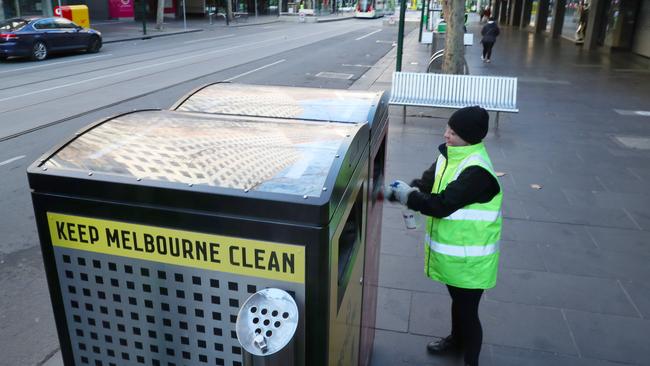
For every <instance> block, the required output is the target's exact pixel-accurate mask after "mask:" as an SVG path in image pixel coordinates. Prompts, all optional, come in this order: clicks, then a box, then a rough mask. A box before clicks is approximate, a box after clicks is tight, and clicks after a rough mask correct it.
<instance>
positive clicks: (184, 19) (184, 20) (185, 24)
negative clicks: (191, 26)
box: [183, 0, 187, 30]
mask: <svg viewBox="0 0 650 366" xmlns="http://www.w3.org/2000/svg"><path fill="white" fill-rule="evenodd" d="M185 13H186V11H185V0H183V30H187V18H186V17H185Z"/></svg>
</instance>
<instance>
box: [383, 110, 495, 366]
mask: <svg viewBox="0 0 650 366" xmlns="http://www.w3.org/2000/svg"><path fill="white" fill-rule="evenodd" d="M488 121H489V116H488V113H487V111H486V110H485V109H483V108H481V107H479V106H473V107H466V108H462V109H460V110H458V111H456V112H455V113H454V114H453V115H452V116H451V117H450V118H449V122H448V126H447V130H446V131H445V134H444V137H445V143H444V144H442V145H440V147H439V148H438V149H439V150H440V155H439V156H438V158H437V160H436V161H435V162H434V163H433V165H432V166H431V167H430V168H429V169H427V170H426V171H425V172H424V173H423V174H422V177H421V178H420V179H415V180H413V182H411V184H410V185H408V184H406V183H404V182H402V181H399V180H398V181H395V182H393V184H391V185H390V186H389V187H388V188H387V196H388V199H389V200H390V201H399V202H400V203H401V204H403V205H405V206H407V207H408V208H409V209H411V210H414V211H419V212H421V213H422V214H424V215H426V216H428V218H427V226H426V233H425V246H424V260H425V263H424V271H425V273H426V275H427V276H428V277H429V278H431V279H432V280H435V281H439V282H442V283H444V284H445V285H447V289H448V291H449V294H450V295H451V299H452V305H451V334H450V335H449V336H447V337H445V338H442V339H440V340H438V341H435V342H430V343H429V344H428V345H427V350H428V351H429V352H430V353H434V354H440V353H445V352H449V351H458V352H460V351H463V352H464V360H465V364H466V365H470V366H475V365H478V358H479V353H480V351H481V343H482V342H483V330H482V328H481V322H480V320H479V317H478V307H479V302H480V300H481V296H482V295H483V291H484V290H485V289H489V288H492V287H494V286H495V284H496V276H497V268H498V265H499V239H500V237H501V201H502V197H503V194H502V192H501V187H500V186H499V182H498V180H497V177H496V174H495V172H494V169H493V167H492V162H491V161H490V157H489V156H488V153H487V150H486V149H485V146H484V144H483V142H482V141H483V138H485V136H486V135H487V132H488Z"/></svg>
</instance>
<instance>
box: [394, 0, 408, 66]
mask: <svg viewBox="0 0 650 366" xmlns="http://www.w3.org/2000/svg"><path fill="white" fill-rule="evenodd" d="M405 17H406V0H401V1H400V3H399V30H398V31H397V62H396V65H395V71H402V49H403V48H404V18H405Z"/></svg>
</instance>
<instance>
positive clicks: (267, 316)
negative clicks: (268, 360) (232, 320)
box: [235, 288, 299, 356]
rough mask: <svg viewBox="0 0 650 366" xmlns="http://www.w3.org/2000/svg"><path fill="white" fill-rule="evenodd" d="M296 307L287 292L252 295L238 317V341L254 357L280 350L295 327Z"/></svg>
mask: <svg viewBox="0 0 650 366" xmlns="http://www.w3.org/2000/svg"><path fill="white" fill-rule="evenodd" d="M298 318H299V315H298V306H297V305H296V301H295V300H294V299H293V298H292V297H291V295H289V294H288V293H287V292H286V291H284V290H280V289H277V288H267V289H264V290H261V291H258V292H256V293H254V294H253V295H251V297H249V298H248V300H246V302H245V303H244V305H242V307H241V309H239V314H237V323H236V325H235V327H236V330H237V339H238V340H239V343H241V345H242V347H244V349H245V350H246V351H247V352H248V353H251V354H253V355H256V356H267V355H272V354H274V353H276V352H278V351H280V350H281V349H283V348H284V347H285V346H286V345H287V344H288V343H289V342H290V341H291V338H293V335H294V333H295V332H296V328H297V327H298Z"/></svg>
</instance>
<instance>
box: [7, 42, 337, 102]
mask: <svg viewBox="0 0 650 366" xmlns="http://www.w3.org/2000/svg"><path fill="white" fill-rule="evenodd" d="M322 33H326V32H314V33H308V34H304V35H302V36H298V37H295V38H294V39H293V41H297V40H299V39H303V38H312V37H313V36H315V35H318V34H322ZM286 39H287V37H286V36H280V37H275V38H269V39H265V40H262V41H257V42H251V43H247V44H240V45H237V46H232V47H226V48H221V49H216V50H212V51H208V52H201V53H197V54H195V55H191V56H186V57H180V58H176V59H172V60H168V61H163V62H158V63H155V64H151V65H143V66H140V67H134V68H131V69H128V70H123V71H118V72H114V73H110V74H105V75H101V76H97V77H94V78H90V79H84V80H80V81H75V82H74V83H69V84H63V85H57V86H53V87H51V88H45V89H40V90H34V91H32V92H29V93H24V94H19V95H13V96H10V97H6V98H2V99H0V102H4V101H7V100H12V99H18V98H22V97H26V96H28V95H34V94H40V93H46V92H49V91H52V90H56V89H61V88H67V87H70V86H75V85H80V84H84V83H88V82H91V81H96V80H101V79H106V78H112V77H114V76H117V75H122V74H126V73H130V72H135V71H140V70H144V69H148V68H152V67H157V66H163V65H167V64H171V63H174V62H180V61H186V60H189V59H193V58H197V57H205V56H208V55H213V54H215V53H219V52H225V51H231V50H235V49H238V48H245V47H250V46H254V45H257V44H264V45H269V42H273V41H283V42H284V41H286Z"/></svg>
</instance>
